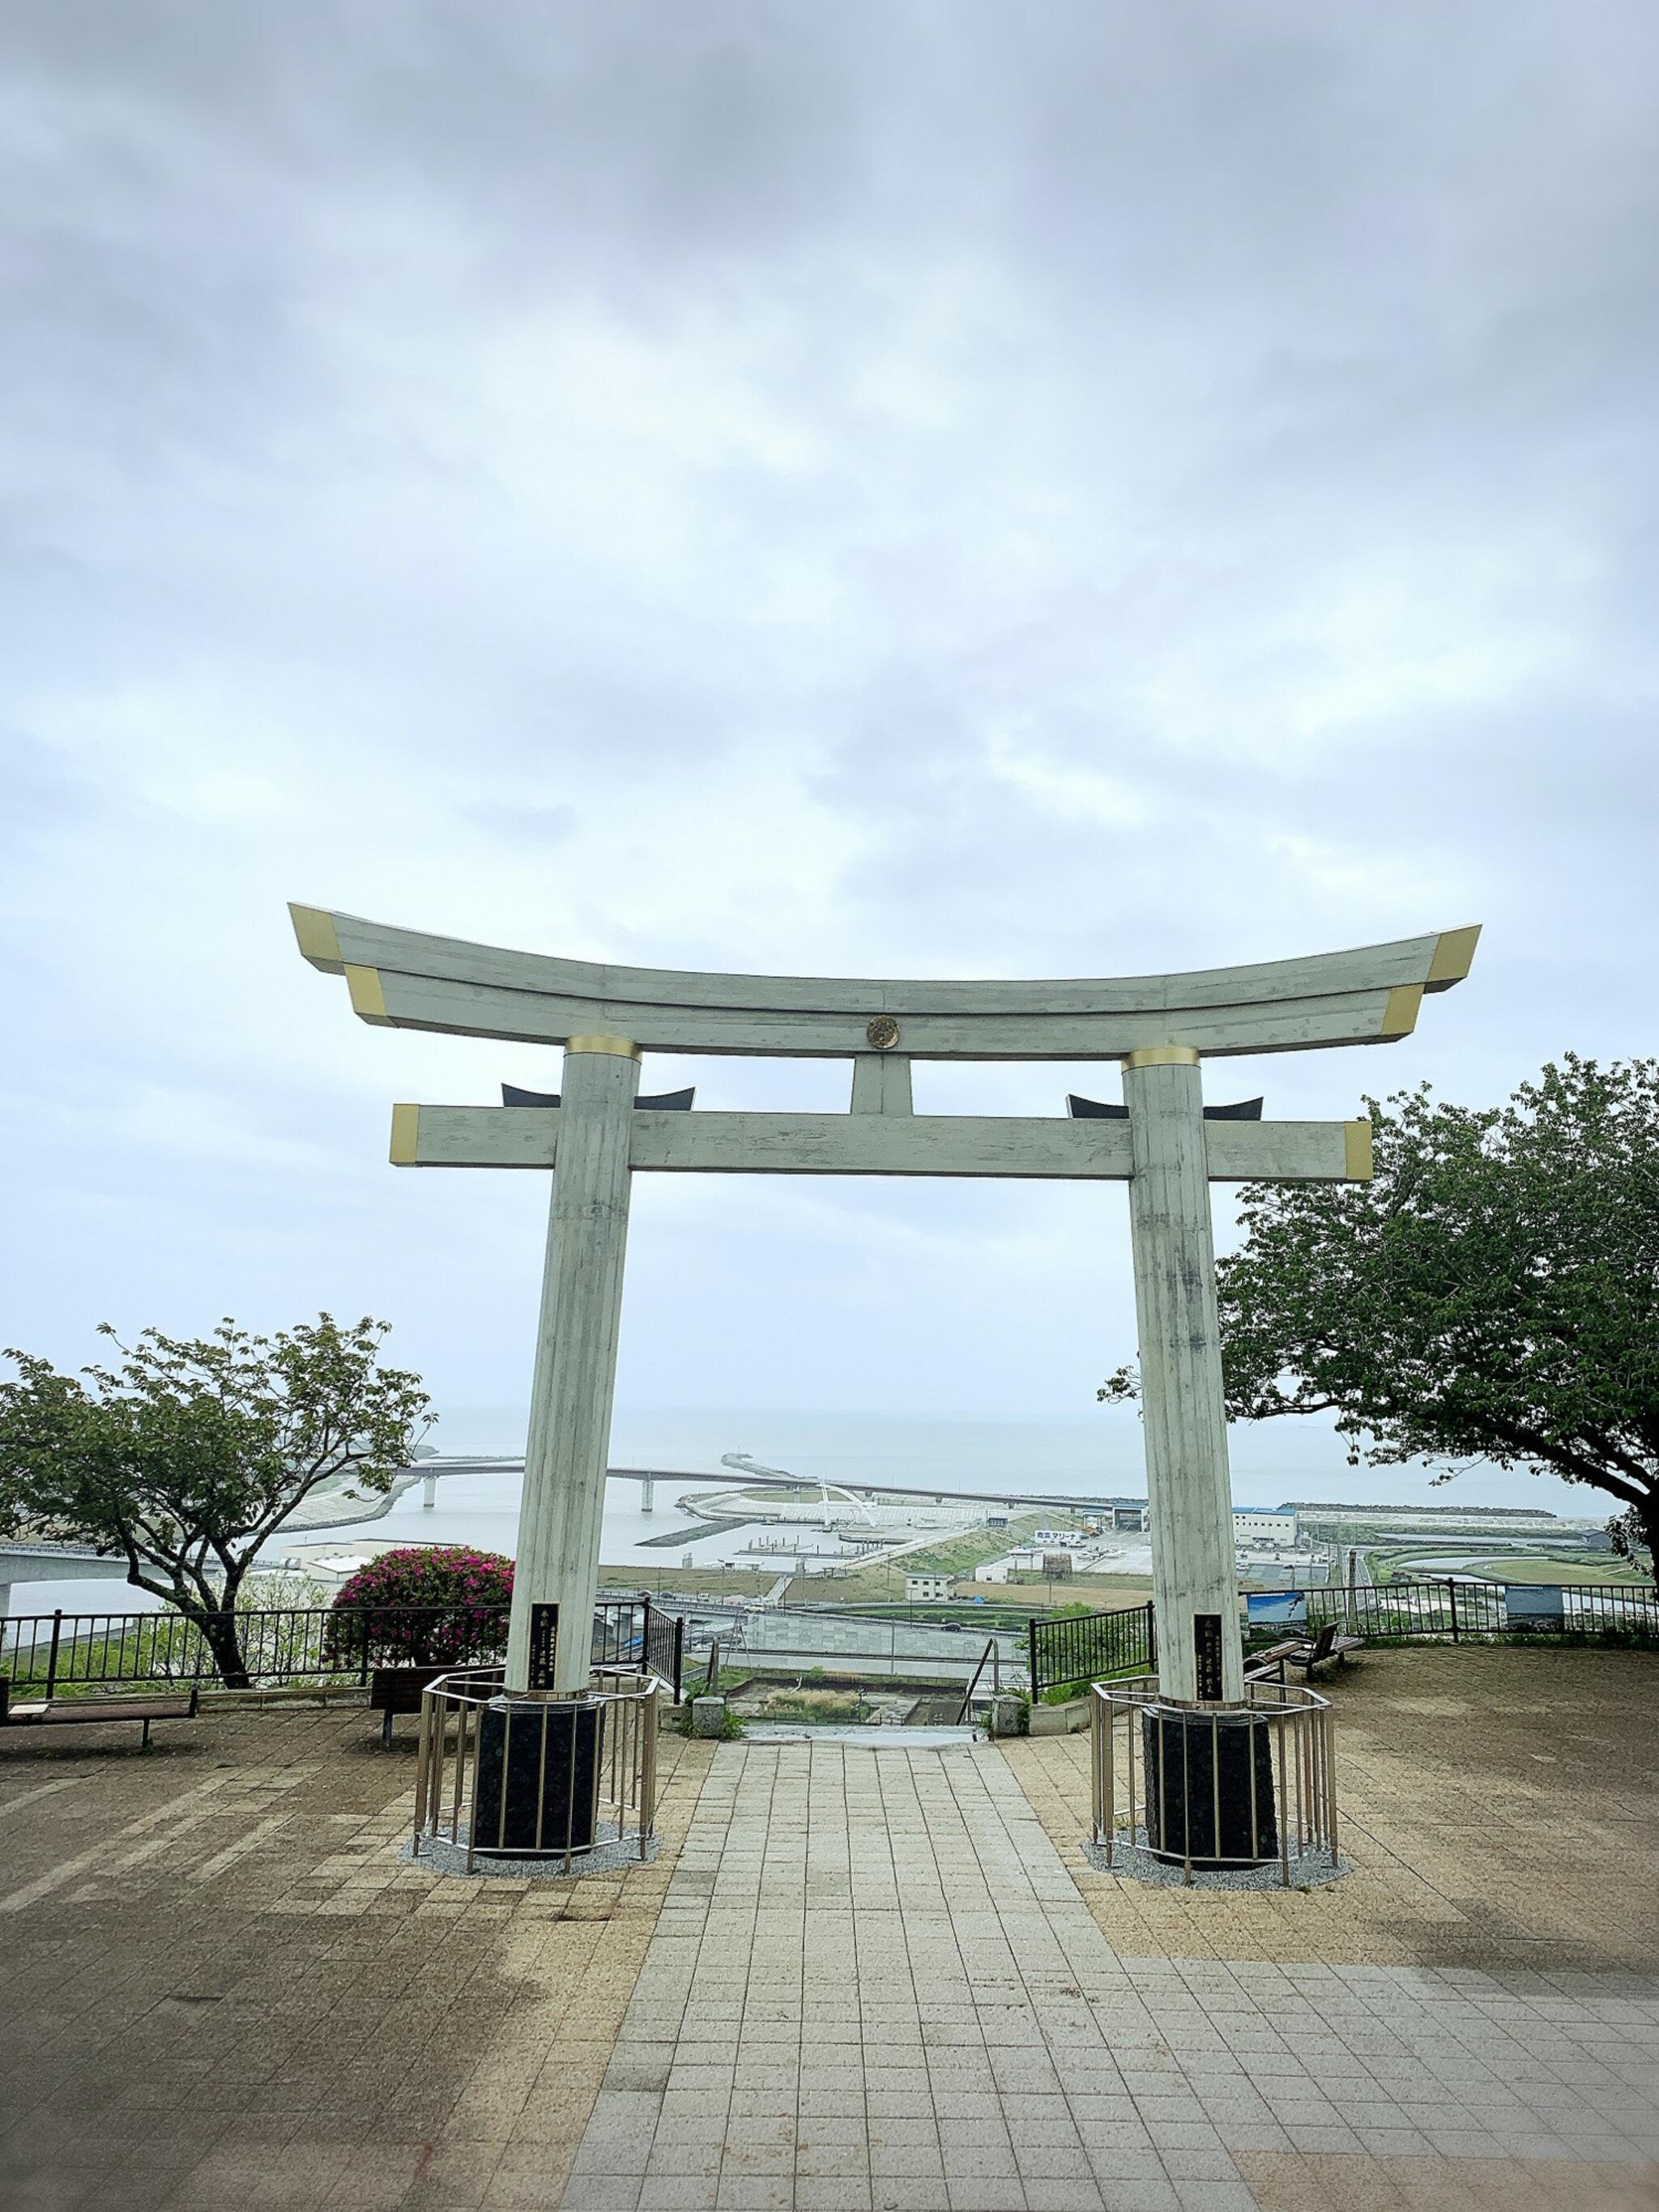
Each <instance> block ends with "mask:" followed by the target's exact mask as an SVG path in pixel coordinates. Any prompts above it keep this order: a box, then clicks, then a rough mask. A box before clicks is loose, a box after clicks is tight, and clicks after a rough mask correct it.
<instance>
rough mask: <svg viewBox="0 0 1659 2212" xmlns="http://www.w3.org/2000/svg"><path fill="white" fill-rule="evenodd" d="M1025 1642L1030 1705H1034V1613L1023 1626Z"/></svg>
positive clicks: (1035, 1649)
mask: <svg viewBox="0 0 1659 2212" xmlns="http://www.w3.org/2000/svg"><path fill="white" fill-rule="evenodd" d="M1025 1641H1026V1650H1027V1656H1028V1658H1029V1661H1030V1673H1031V1703H1032V1704H1033V1705H1036V1700H1037V1625H1036V1613H1033V1614H1032V1615H1031V1617H1030V1620H1028V1621H1027V1622H1026V1624H1025Z"/></svg>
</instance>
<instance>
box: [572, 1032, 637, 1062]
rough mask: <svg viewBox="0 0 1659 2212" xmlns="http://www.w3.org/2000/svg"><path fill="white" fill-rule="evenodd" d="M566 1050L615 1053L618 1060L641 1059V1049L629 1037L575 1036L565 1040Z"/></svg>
mask: <svg viewBox="0 0 1659 2212" xmlns="http://www.w3.org/2000/svg"><path fill="white" fill-rule="evenodd" d="M564 1048H565V1050H566V1051H567V1052H609V1053H614V1054H616V1056H617V1059H618V1060H637V1059H638V1058H639V1057H640V1048H639V1047H638V1045H636V1044H635V1043H633V1042H631V1041H630V1040H629V1038H627V1037H619V1036H573V1037H567V1038H566V1039H565V1041H564Z"/></svg>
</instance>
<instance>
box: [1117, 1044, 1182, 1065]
mask: <svg viewBox="0 0 1659 2212" xmlns="http://www.w3.org/2000/svg"><path fill="white" fill-rule="evenodd" d="M1123 1065H1124V1066H1125V1067H1196V1066H1198V1047H1197V1046H1196V1045H1194V1044H1143V1045H1137V1046H1136V1048H1135V1049H1134V1050H1133V1052H1132V1053H1129V1054H1126V1055H1125V1058H1124V1061H1123Z"/></svg>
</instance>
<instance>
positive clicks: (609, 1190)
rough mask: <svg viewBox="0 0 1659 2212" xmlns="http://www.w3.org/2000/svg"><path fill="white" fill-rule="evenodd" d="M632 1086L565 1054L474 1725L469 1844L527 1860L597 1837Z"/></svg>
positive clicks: (610, 1065) (583, 1045)
mask: <svg viewBox="0 0 1659 2212" xmlns="http://www.w3.org/2000/svg"><path fill="white" fill-rule="evenodd" d="M639 1087H640V1055H639V1050H638V1048H637V1047H636V1046H635V1045H634V1044H633V1043H631V1042H629V1040H628V1039H627V1038H625V1037H614V1036H573V1037H572V1038H571V1039H570V1040H569V1041H568V1043H567V1044H566V1046H565V1052H564V1077H563V1082H562V1086H561V1099H562V1103H561V1106H560V1109H559V1156H558V1161H557V1164H556V1167H555V1170H554V1175H553V1203H552V1209H551V1212H550V1216H549V1219H548V1229H547V1265H546V1270H545V1273H544V1276H543V1279H542V1310H541V1321H540V1325H539V1327H538V1332H537V1337H536V1368H535V1376H534V1379H533V1381H532V1384H531V1395H530V1433H529V1436H528V1437H527V1439H526V1446H525V1473H524V1493H523V1498H522V1502H521V1504H520V1509H519V1543H518V1556H517V1559H516V1562H515V1564H514V1567H513V1614H512V1620H511V1622H510V1625H509V1626H508V1631H507V1674H506V1682H505V1686H504V1688H503V1691H502V1694H501V1696H500V1697H499V1698H495V1699H491V1700H490V1702H489V1705H487V1706H485V1707H484V1708H483V1710H482V1711H480V1714H479V1721H478V1771H477V1786H476V1788H475V1790H474V1793H473V1840H474V1842H475V1844H482V1845H483V1847H484V1848H485V1849H486V1850H489V1849H494V1850H510V1851H514V1852H517V1853H519V1854H521V1855H522V1856H524V1857H551V1856H556V1855H557V1854H558V1853H559V1852H560V1851H561V1850H562V1851H564V1852H566V1853H567V1854H568V1852H569V1851H571V1850H586V1849H587V1847H588V1846H589V1845H590V1844H594V1843H597V1842H598V1841H599V1840H600V1838H599V1778H600V1775H601V1773H602V1771H603V1767H604V1757H605V1740H604V1730H605V1708H604V1706H603V1705H601V1704H599V1702H598V1701H597V1700H596V1699H592V1698H591V1697H590V1696H589V1694H588V1691H589V1684H590V1676H591V1671H592V1652H593V1601H594V1599H595V1597H596V1596H597V1595H598V1593H599V1534H600V1529H601V1526H602V1524H603V1522H604V1518H605V1469H606V1467H607V1464H608V1462H609V1460H610V1455H611V1398H612V1394H613V1392H614V1390H615V1388H616V1380H617V1332H618V1328H619V1326H620V1324H621V1321H622V1294H623V1262H624V1261H625V1258H626V1256H627V1246H628V1200H629V1183H630V1179H631V1178H630V1170H629V1144H630V1141H631V1139H632V1134H633V1130H632V1123H633V1116H634V1100H635V1096H636V1094H637V1092H638V1091H639Z"/></svg>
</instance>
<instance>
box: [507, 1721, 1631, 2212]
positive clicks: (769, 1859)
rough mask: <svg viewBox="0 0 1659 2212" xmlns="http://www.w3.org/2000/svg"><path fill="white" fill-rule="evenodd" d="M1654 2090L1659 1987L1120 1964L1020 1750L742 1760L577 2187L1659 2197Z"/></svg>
mask: <svg viewBox="0 0 1659 2212" xmlns="http://www.w3.org/2000/svg"><path fill="white" fill-rule="evenodd" d="M1305 1902H1307V1901H1306V1900H1304V1903H1305ZM1656 2085H1659V1982H1655V1981H1653V1980H1651V1979H1642V1978H1637V1977H1634V1976H1607V1975H1600V1976H1592V1975H1587V1974H1583V1973H1576V1974H1559V1975H1548V1974H1528V1975H1522V1974H1513V1975H1505V1976H1494V1975H1492V1974H1487V1973H1485V1972H1475V1971H1471V1970H1459V1969H1425V1968H1422V1967H1418V1966H1333V1965H1318V1966H1305V1965H1295V1964H1287V1963H1285V1962H1283V1961H1282V1960H1281V1961H1278V1962H1267V1961H1255V1962H1253V1961H1250V1960H1237V1959H1234V1960H1227V1961H1223V1960H1200V1961H1188V1960H1180V1959H1171V1958H1159V1959H1154V1960H1134V1959H1124V1958H1121V1957H1120V1956H1119V1955H1118V1954H1117V1953H1116V1952H1115V1951H1114V1950H1113V1949H1112V1948H1111V1947H1110V1946H1109V1943H1108V1942H1107V1940H1106V1937H1105V1936H1104V1935H1103V1933H1102V1930H1101V1929H1100V1927H1099V1926H1098V1925H1097V1922H1096V1920H1095V1918H1094V1917H1093V1916H1092V1915H1091V1912H1090V1911H1089V1910H1088V1908H1087V1907H1086V1906H1085V1904H1084V1902H1083V1899H1082V1897H1081V1895H1080V1893H1079V1889H1078V1887H1077V1885H1076V1884H1075V1883H1074V1882H1073V1879H1072V1876H1071V1875H1070V1874H1069V1873H1068V1872H1067V1870H1066V1864H1065V1863H1064V1862H1063V1861H1062V1859H1061V1857H1060V1853H1059V1852H1058V1851H1057V1850H1056V1849H1055V1847H1054V1843H1053V1842H1052V1841H1051V1840H1050V1838H1049V1837H1048V1834H1047V1833H1046V1832H1045V1831H1044V1829H1043V1827H1042V1824H1041V1823H1040V1822H1039V1820H1038V1819H1037V1817H1036V1814H1035V1812H1034V1811H1033V1810H1032V1808H1031V1807H1030V1803H1029V1802H1028V1800H1027V1798H1026V1796H1025V1795H1024V1792H1023V1791H1022V1790H1021V1789H1020V1787H1019V1784H1018V1781H1017V1780H1016V1779H1015V1778H1014V1776H1013V1774H1012V1771H1011V1770H1010V1768H1009V1765H1008V1764H1007V1762H1006V1760H1005V1759H1004V1758H1003V1757H1002V1755H1001V1753H1000V1752H998V1751H997V1750H996V1749H994V1747H988V1746H987V1747H976V1748H974V1749H971V1750H970V1749H968V1748H966V1747H963V1748H961V1749H957V1750H951V1751H945V1752H925V1753H924V1752H917V1753H907V1752H905V1751H903V1750H901V1749H895V1750H891V1751H889V1750H885V1749H883V1750H879V1751H868V1750H864V1749H853V1750H843V1749H842V1748H840V1747H828V1746H817V1747H807V1746H805V1745H799V1746H797V1745H789V1746H781V1747H775V1748H773V1747H764V1748H763V1747H758V1746H739V1745H731V1746H725V1747H721V1748H720V1750H719V1751H718V1752H717V1753H716V1754H715V1757H714V1765H713V1766H712V1768H711V1770H710V1772H709V1774H708V1778H706V1780H705V1782H704V1784H703V1788H702V1794H701V1796H700V1798H699V1801H698V1804H697V1808H696V1814H695V1815H694V1817H693V1819H692V1822H691V1826H690V1831H689V1832H688V1834H687V1836H686V1838H685V1842H684V1847H683V1849H682V1851H681V1855H680V1858H679V1861H678V1867H677V1868H676V1870H675V1872H674V1875H673V1876H672V1879H671V1883H670V1885H669V1888H668V1892H667V1895H666V1898H665V1902H664V1905H663V1908H662V1912H661V1916H660V1918H659V1923H658V1926H657V1930H656V1933H655V1935H654V1936H653V1938H652V1940H651V1942H650V1945H649V1947H648V1948H647V1952H646V1954H645V1959H644V1963H643V1966H641V1972H640V1976H639V1979H638V1981H637V1983H636V1984H635V1990H634V1993H633V1996H632V1998H631V2000H630V2002H629V2006H628V2008H627V2011H626V2014H625V2015H624V2017H623V2025H622V2029H621V2033H620V2036H619V2039H618V2041H617V2047H616V2050H615V2051H614V2053H613V2055H612V2057H611V2063H610V2065H609V2067H608V2069H607V2070H606V2073H605V2078H604V2083H603V2086H602V2087H601V2089H600V2093H599V2098H598V2100H597V2102H596V2103H595V2105H594V2107H593V2111H592V2117H591V2118H590V2120H589V2121H588V2124H587V2126H586V2131H585V2133H584V2135H583V2136H582V2139H581V2142H580V2147H579V2148H578V2149H577V2152H576V2156H575V2163H574V2168H573V2170H572V2172H571V2177H570V2179H569V2182H568V2185H567V2187H566V2190H565V2193H564V2196H563V2198H562V2202H563V2203H564V2205H565V2206H566V2207H568V2208H571V2212H608V2209H609V2208H624V2207H625V2208H628V2212H670V2208H676V2212H678V2208H694V2207H708V2208H718V2212H726V2208H728V2207H729V2208H732V2212H737V2208H740V2207H741V2208H763V2207H764V2208H776V2212H785V2208H795V2207H799V2208H803V2212H805V2208H817V2212H871V2209H872V2208H873V2209H874V2212H930V2208H941V2212H1070V2208H1073V2207H1079V2208H1080V2207H1088V2208H1091V2212H1092V2209H1093V2208H1097V2207H1105V2208H1108V2212H1177V2208H1182V2212H1185V2208H1191V2212H1250V2208H1252V2207H1255V2206H1261V2207H1267V2208H1284V2212H1300V2208H1302V2207H1303V2206H1304V2205H1305V2206H1307V2207H1309V2208H1310V2212H1348V2208H1350V2207H1352V2208H1354V2212H1359V2209H1360V2208H1364V2212H1372V2208H1376V2209H1377V2212H1383V2208H1401V2212H1404V2208H1406V2207H1413V2208H1418V2207H1436V2206H1447V2207H1452V2206H1463V2205H1475V2204H1481V2205H1485V2204H1488V2203H1490V2204H1492V2205H1498V2204H1500V2203H1501V2204H1502V2205H1504V2207H1505V2208H1509V2212H1516V2208H1532V2207H1541V2206H1547V2205H1561V2206H1571V2207H1573V2208H1575V2212H1587V2208H1589V2207H1591V2206H1607V2207H1613V2206H1630V2207H1635V2206H1638V2205H1643V2206H1647V2205H1653V2204H1656V2203H1659V2186H1656V2179H1659V2166H1655V2164H1654V2163H1653V2161H1654V2160H1656V2159H1659V2116H1656V2112H1655V2098H1654V2092H1655V2088H1656ZM500 2181H501V2177H500V2176H498V2177H497V2188H496V2190H495V2191H492V2192H491V2193H490V2194H489V2197H487V2198H486V2200H485V2201H486V2202H487V2203H490V2204H495V2203H501V2204H502V2205H506V2204H508V2203H520V2204H523V2205H525V2206H529V2205H535V2204H539V2203H545V2202H546V2201H547V2200H546V2198H545V2197H538V2196H537V2195H536V2193H535V2190H534V2185H533V2181H532V2177H531V2176H529V2175H528V2174H526V2176H525V2178H524V2183H523V2194H522V2195H519V2194H516V2193H515V2194H513V2195H511V2196H504V2195H501V2194H500Z"/></svg>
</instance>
